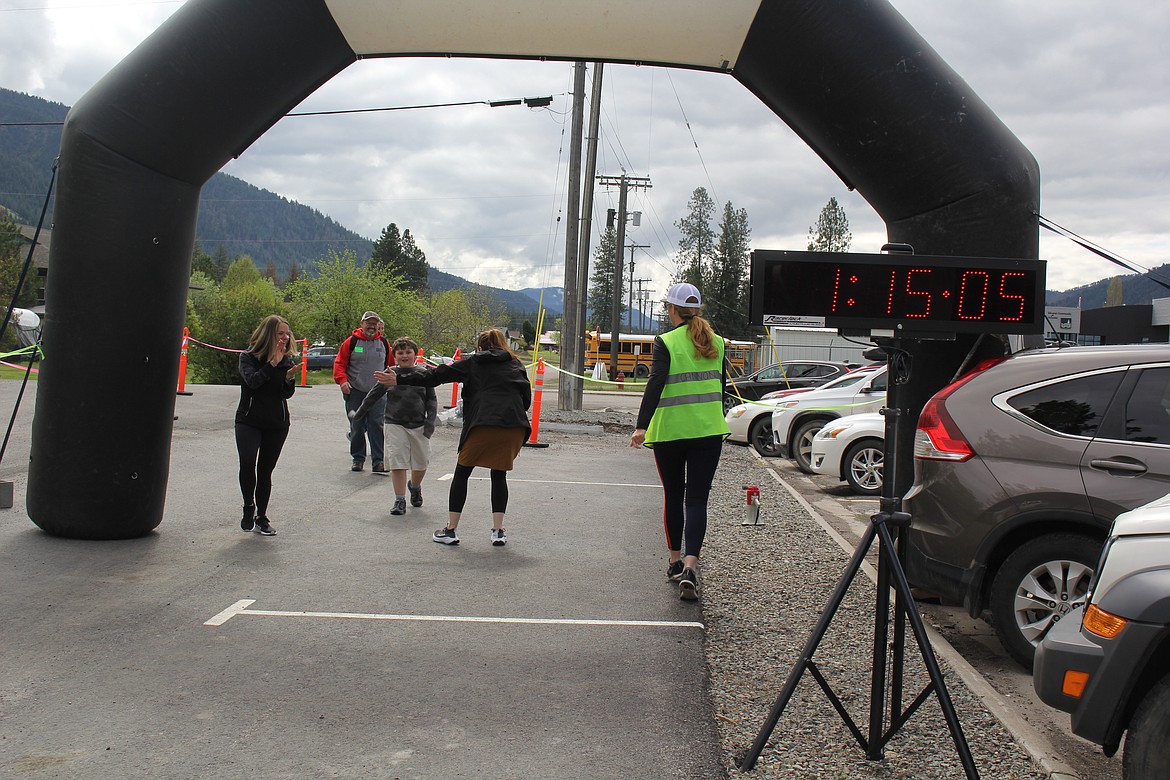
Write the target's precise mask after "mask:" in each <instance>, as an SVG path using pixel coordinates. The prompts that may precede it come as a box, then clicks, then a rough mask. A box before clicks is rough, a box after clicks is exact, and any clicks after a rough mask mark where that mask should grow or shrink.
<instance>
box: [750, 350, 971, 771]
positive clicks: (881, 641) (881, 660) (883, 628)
mask: <svg viewBox="0 0 1170 780" xmlns="http://www.w3.org/2000/svg"><path fill="white" fill-rule="evenodd" d="M879 343H880V344H881V346H882V347H883V348H884V349H885V350H886V356H887V359H886V365H887V366H888V377H889V390H888V393H887V401H888V404H887V408H886V409H884V410H883V411H882V414H884V415H885V416H886V431H885V435H886V453H885V466H884V468H885V473H884V475H883V480H882V497H881V511H879V512H878V513H877V514H876V515H873V516H872V517H871V518H870V525H869V528H868V529H867V530H866V532H865V534H864V535H863V536H862V538H861V541H860V542H858V544H857V549H856V550H854V552H853V557H852V558H851V559H850V560H849V565H848V566H846V567H845V571H844V573H843V574H842V575H841V579H840V580H839V581H838V582H837V587H836V588H835V589H834V590H833V594H832V596H830V597H829V602H828V604H827V605H826V606H825V609H824V611H823V612H822V613H821V618H820V620H819V621H818V622H817V626H816V628H815V629H813V632H812V634H811V635H810V636H809V638H808V641H807V642H806V643H805V646H804V649H803V650H801V653H800V660H799V661H798V662H797V663H796V665H795V666H794V667H793V668H792V671H791V672H789V674H788V679H787V680H786V681H785V683H784V688H783V690H781V692H780V696H779V697H778V698H777V699H776V703H775V704H773V705H772V711H771V712H770V713H769V714H768V719H767V721H766V722H765V723H764V725H763V727H762V728H761V729H760V732H759V734H757V735H756V740H755V742H754V743H752V747H751V749H750V750H749V751H748V752H747V753H746V754H745V755H744V758H743V761H742V762H741V763H740V769H741V770H743V771H748V770H750V769H751V768H752V767H754V766H755V765H756V760H757V759H759V757H760V753H761V752H762V751H763V749H764V746H765V745H766V744H767V742H768V738H769V737H770V736H771V735H772V731H773V730H774V729H775V728H776V723H777V722H778V721H779V720H780V715H781V714H782V713H783V712H784V708H785V707H786V706H787V705H788V702H789V700H790V699H791V698H792V694H793V693H795V692H796V686H797V684H798V683H799V682H800V678H801V676H802V675H803V674H804V672H805V671H806V670H807V671H808V672H809V673H810V674H812V676H813V678H814V679H815V680H816V681H817V684H819V685H820V686H821V689H822V690H823V691H824V692H825V695H826V696H827V697H828V698H829V702H830V703H831V704H832V705H833V708H834V709H835V710H836V711H837V713H838V714H839V715H840V716H841V718H842V720H844V722H845V725H846V726H847V727H848V728H849V731H850V732H851V733H852V734H853V736H854V737H855V738H856V739H857V742H858V744H860V745H861V748H862V749H863V750H864V751H865V757H866V758H867V759H870V760H871V761H876V760H879V759H881V758H882V757H883V752H882V751H883V748H884V747H885V745H886V743H887V742H889V741H890V739H891V738H893V736H894V735H895V734H897V733H898V730H899V729H900V728H901V727H902V726H903V725H905V723H906V722H907V721H909V720H910V718H911V717H912V716H913V715H914V713H915V712H916V711H917V710H918V708H919V706H921V705H922V703H923V702H924V701H926V699H927V697H928V696H929V695H930V694H931V693H934V694H935V695H936V696H938V702H939V706H940V707H941V708H942V712H943V717H945V718H946V721H947V727H948V728H949V729H950V732H951V737H952V739H953V740H954V742H955V748H956V749H957V750H958V753H959V759H960V760H961V761H962V763H963V769H964V770H965V771H966V773H967V777H968V778H969V779H971V780H977V779H978V777H979V773H978V771H977V770H976V769H975V762H974V760H973V759H972V758H971V750H970V748H969V747H968V746H967V740H966V737H964V736H963V729H962V727H961V726H960V725H959V719H958V716H957V715H956V714H955V707H954V704H953V703H952V702H951V697H950V694H949V693H948V692H947V688H946V683H945V681H944V680H943V676H942V670H941V669H939V666H938V659H937V658H935V655H934V649H933V648H932V647H931V645H930V638H929V637H928V636H927V635H926V627H925V625H924V624H923V622H922V616H921V615H920V614H919V613H918V605H917V603H916V602H915V601H914V596H913V595H911V593H910V584H909V583H908V582H907V581H906V573H905V571H904V570H903V567H902V561H903V559H904V554H903V550H902V545H901V538H900V536H901V535H900V534H899V529H900V528H904V527H907V526H909V525H910V515H909V514H907V513H906V512H903V511H902V499H901V497H900V495H898V488H897V486H898V479H897V477H898V473H897V464H898V460H899V449H900V445H899V439H900V436H899V434H900V433H901V432H902V426H903V425H905V424H906V421H907V420H906V418H907V416H908V410H907V409H906V408H904V406H903V398H904V397H905V394H904V390H905V385H906V382H907V381H908V380H909V368H910V366H909V355H908V353H906V352H905V351H904V350H902V349H901V348H900V347H899V343H898V340H897V339H887V340H885V341H879ZM875 538H876V539H880V540H881V547H880V549H879V558H878V577H877V600H876V606H875V609H874V629H873V665H872V668H871V670H870V674H871V678H870V680H871V682H870V699H869V734H868V737H867V736H866V735H865V734H862V732H861V729H860V728H859V727H858V726H857V724H855V723H854V722H853V719H852V718H850V717H849V713H848V712H847V711H846V710H845V706H844V705H843V704H842V702H841V700H840V698H839V697H838V696H837V694H836V693H834V691H833V689H832V688H831V687H830V685H829V682H828V680H826V679H825V677H824V676H823V675H822V674H821V671H820V669H818V668H817V665H816V663H815V662H814V661H813V653H815V652H816V650H817V647H818V646H819V645H820V643H821V640H822V639H824V637H825V633H826V631H828V628H829V624H830V623H831V622H832V620H833V617H834V616H835V615H836V614H837V609H838V608H839V607H840V606H841V602H842V601H843V600H844V599H845V593H846V591H848V589H849V585H850V583H852V581H853V579H854V577H855V576H856V575H857V573H858V572H859V571H860V570H861V564H862V562H863V561H864V560H865V556H866V554H867V553H868V552H869V548H870V546H871V545H873V542H874V539H875ZM891 587H893V588H894V600H893V607H894V637H893V641H892V643H890V646H889V648H887V646H886V645H887V642H888V641H889V628H890V588H891ZM907 617H908V618H909V619H910V626H911V628H912V629H913V631H914V638H915V639H916V640H917V641H918V649H919V652H920V653H921V654H922V660H923V661H924V662H925V664H926V670H927V673H928V674H929V676H930V682H929V684H927V686H926V687H925V688H923V690H922V692H921V693H919V694H918V696H917V697H915V699H914V700H913V701H912V702H911V703H910V705H909V706H908V707H906V708H905V709H903V708H902V668H903V662H904V660H905V643H906V618H907ZM887 651H888V652H889V653H890V655H889V656H887ZM887 658H888V660H889V664H888V668H889V672H890V673H889V679H888V680H887V676H886V671H887ZM887 689H888V692H889V700H890V727H889V730H888V731H886V730H884V728H885V725H884V724H885V709H884V702H885V697H886V693H887Z"/></svg>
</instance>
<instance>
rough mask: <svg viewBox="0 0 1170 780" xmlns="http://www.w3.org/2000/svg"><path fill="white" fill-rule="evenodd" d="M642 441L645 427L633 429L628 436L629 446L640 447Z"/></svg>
mask: <svg viewBox="0 0 1170 780" xmlns="http://www.w3.org/2000/svg"><path fill="white" fill-rule="evenodd" d="M644 441H646V429H645V428H638V429H637V430H635V431H634V434H633V435H632V436H630V446H631V447H641V446H642V443H643V442H644Z"/></svg>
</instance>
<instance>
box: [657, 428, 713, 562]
mask: <svg viewBox="0 0 1170 780" xmlns="http://www.w3.org/2000/svg"><path fill="white" fill-rule="evenodd" d="M722 452H723V437H722V436H708V437H705V438H702V439H680V440H679V441H660V442H658V443H657V444H655V445H654V462H655V463H657V464H658V478H659V479H661V480H662V493H663V497H664V501H663V508H662V523H663V525H664V526H665V527H666V543H667V544H668V545H669V546H670V549H671V550H675V551H678V550H682V549H683V547H682V545H683V541H684V540H685V541H686V554H687V555H694V556H696V557H698V555H699V552H700V551H701V550H702V549H703V537H704V536H706V535H707V497H708V496H709V495H710V494H711V483H712V482H713V481H714V479H715V469H716V468H718V466H719V455H720V454H721V453H722Z"/></svg>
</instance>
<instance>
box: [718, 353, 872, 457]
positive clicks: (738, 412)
mask: <svg viewBox="0 0 1170 780" xmlns="http://www.w3.org/2000/svg"><path fill="white" fill-rule="evenodd" d="M869 370H871V369H870V368H869V367H865V368H862V369H858V371H854V372H852V373H848V374H845V375H843V376H839V377H837V378H836V379H833V380H831V381H830V382H826V383H825V384H824V385H822V386H821V388H822V389H823V388H828V387H831V386H838V385H839V384H840V383H845V384H853V383H855V382H858V381H860V376H861V374H864V373H865V372H866V371H869ZM858 372H861V373H858ZM816 389H818V388H813V387H796V388H792V389H788V390H774V391H772V392H770V393H765V394H764V396H763V397H762V398H761V399H760V400H758V401H748V402H746V403H742V404H738V405H737V406H733V407H732V408H731V409H729V410H728V412H727V417H726V419H727V427H728V428H730V429H731V435H730V436H729V437H728V440H729V441H735V442H742V443H744V444H750V445H751V446H752V447H753V448H754V449H755V451H756V452H758V453H760V455H762V456H764V457H765V458H775V457H777V456H778V455H779V454H780V453H779V451H777V449H776V442H775V440H774V439H773V438H772V411H773V410H774V409H775V408H776V406H777V405H778V404H779V403H780V401H781V400H782V399H784V398H790V397H792V396H794V395H801V394H803V393H807V392H810V391H812V390H816Z"/></svg>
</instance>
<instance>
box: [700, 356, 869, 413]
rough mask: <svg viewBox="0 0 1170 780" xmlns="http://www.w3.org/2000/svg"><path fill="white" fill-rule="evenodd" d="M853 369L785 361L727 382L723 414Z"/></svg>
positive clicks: (848, 365) (847, 365) (825, 362)
mask: <svg viewBox="0 0 1170 780" xmlns="http://www.w3.org/2000/svg"><path fill="white" fill-rule="evenodd" d="M856 367H857V366H856V365H855V364H852V363H842V362H836V361H832V360H787V361H781V362H780V363H773V364H772V365H770V366H765V367H764V368H761V369H760V370H759V371H757V372H756V373H754V374H751V375H750V376H742V377H737V378H735V379H732V380H730V381H728V383H727V394H726V395H725V396H724V397H723V411H724V412H727V411H729V410H730V409H731V407H733V406H736V405H738V404H742V403H744V402H746V401H758V400H760V399H761V398H763V396H764V394H765V393H769V392H772V391H773V390H791V389H795V388H802V387H819V386H821V385H823V384H825V383H826V382H829V381H831V380H833V379H836V378H837V377H839V376H842V375H843V374H847V373H849V371H850V370H852V369H854V368H856Z"/></svg>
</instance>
